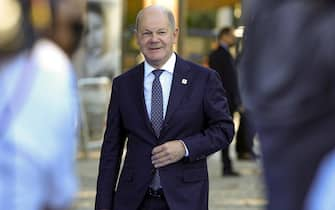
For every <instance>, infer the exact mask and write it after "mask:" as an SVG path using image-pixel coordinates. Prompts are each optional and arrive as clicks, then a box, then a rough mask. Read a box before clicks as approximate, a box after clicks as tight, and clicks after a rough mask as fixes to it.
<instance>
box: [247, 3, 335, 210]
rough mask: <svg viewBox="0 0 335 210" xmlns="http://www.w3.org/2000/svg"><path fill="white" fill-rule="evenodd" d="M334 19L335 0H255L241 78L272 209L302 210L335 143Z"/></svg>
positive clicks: (248, 26)
mask: <svg viewBox="0 0 335 210" xmlns="http://www.w3.org/2000/svg"><path fill="white" fill-rule="evenodd" d="M334 24H335V4H334V1H330V0H328V1H327V0H324V1H307V0H305V1H288V0H286V1H276V0H269V1H257V2H255V4H254V5H253V6H252V8H251V13H250V16H249V18H248V19H247V22H246V26H247V27H246V34H245V43H244V56H243V58H242V62H241V66H240V70H241V71H240V79H241V83H240V84H241V93H242V100H243V104H245V106H246V108H247V109H248V110H249V111H250V113H251V114H252V119H253V120H254V122H255V127H256V130H257V132H258V133H259V139H260V143H261V144H260V145H261V150H262V155H263V166H264V175H265V183H266V190H267V198H268V206H267V209H268V210H301V209H304V206H305V203H306V198H307V194H308V193H309V191H311V192H313V190H314V188H311V183H312V181H313V180H315V181H316V182H320V181H321V182H322V177H318V176H316V172H317V170H318V167H319V165H320V162H321V161H322V160H323V159H324V157H326V155H328V154H330V152H331V151H332V150H334V148H335V141H334V137H335V136H334V125H335V109H334V107H335V71H334V69H335V63H334V54H335V45H334V44H333V43H334V42H333V39H334V37H335V28H334ZM324 181H325V180H323V183H325V184H329V185H332V186H333V188H334V187H335V183H334V182H331V183H329V182H324ZM329 181H332V180H329ZM319 189H320V188H319ZM324 189H329V188H324ZM324 192H325V193H323V194H322V195H323V196H325V197H326V196H334V195H333V194H328V193H326V191H324ZM312 194H313V193H312ZM332 199H333V198H332ZM319 201H320V200H319ZM315 202H317V201H315ZM319 204H320V205H315V206H317V207H316V208H314V209H313V208H312V209H310V210H320V209H322V208H319V207H321V206H322V205H321V203H319ZM306 207H307V208H310V206H308V205H307V206H306Z"/></svg>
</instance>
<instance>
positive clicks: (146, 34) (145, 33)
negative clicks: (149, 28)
mask: <svg viewBox="0 0 335 210" xmlns="http://www.w3.org/2000/svg"><path fill="white" fill-rule="evenodd" d="M143 35H144V36H149V35H151V33H150V32H144V33H143Z"/></svg>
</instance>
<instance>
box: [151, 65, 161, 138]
mask: <svg viewBox="0 0 335 210" xmlns="http://www.w3.org/2000/svg"><path fill="white" fill-rule="evenodd" d="M163 71H164V70H154V71H153V72H152V73H153V74H154V75H155V79H154V81H153V82H152V90H151V123H152V128H153V129H154V131H155V134H156V136H157V138H158V137H159V134H160V131H161V128H162V124H163V93H162V86H161V83H160V81H159V77H160V76H161V74H162V73H163Z"/></svg>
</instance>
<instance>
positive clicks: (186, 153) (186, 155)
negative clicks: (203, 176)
mask: <svg viewBox="0 0 335 210" xmlns="http://www.w3.org/2000/svg"><path fill="white" fill-rule="evenodd" d="M179 141H180V142H181V143H182V144H183V145H184V148H185V156H184V157H188V156H189V154H190V153H189V152H188V149H187V146H186V144H185V143H184V141H183V140H179Z"/></svg>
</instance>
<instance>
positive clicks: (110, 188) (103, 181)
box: [95, 79, 126, 210]
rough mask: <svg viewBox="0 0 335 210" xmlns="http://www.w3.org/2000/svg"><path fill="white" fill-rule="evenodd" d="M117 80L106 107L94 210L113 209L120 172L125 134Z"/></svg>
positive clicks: (114, 82)
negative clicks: (105, 123)
mask: <svg viewBox="0 0 335 210" xmlns="http://www.w3.org/2000/svg"><path fill="white" fill-rule="evenodd" d="M117 83H118V81H117V79H114V81H113V88H112V95H111V102H110V104H109V107H108V116H107V126H106V131H105V134H104V140H103V144H102V148H101V156H100V164H99V174H98V181H97V194H96V203H95V209H96V210H100V209H110V210H112V209H113V208H112V207H113V198H114V191H115V187H116V182H117V178H118V174H119V170H120V163H121V157H122V153H123V148H124V144H125V139H126V134H125V131H124V128H123V123H122V118H121V114H120V105H119V99H120V98H119V97H120V96H119V92H120V90H119V88H118V85H117Z"/></svg>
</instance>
